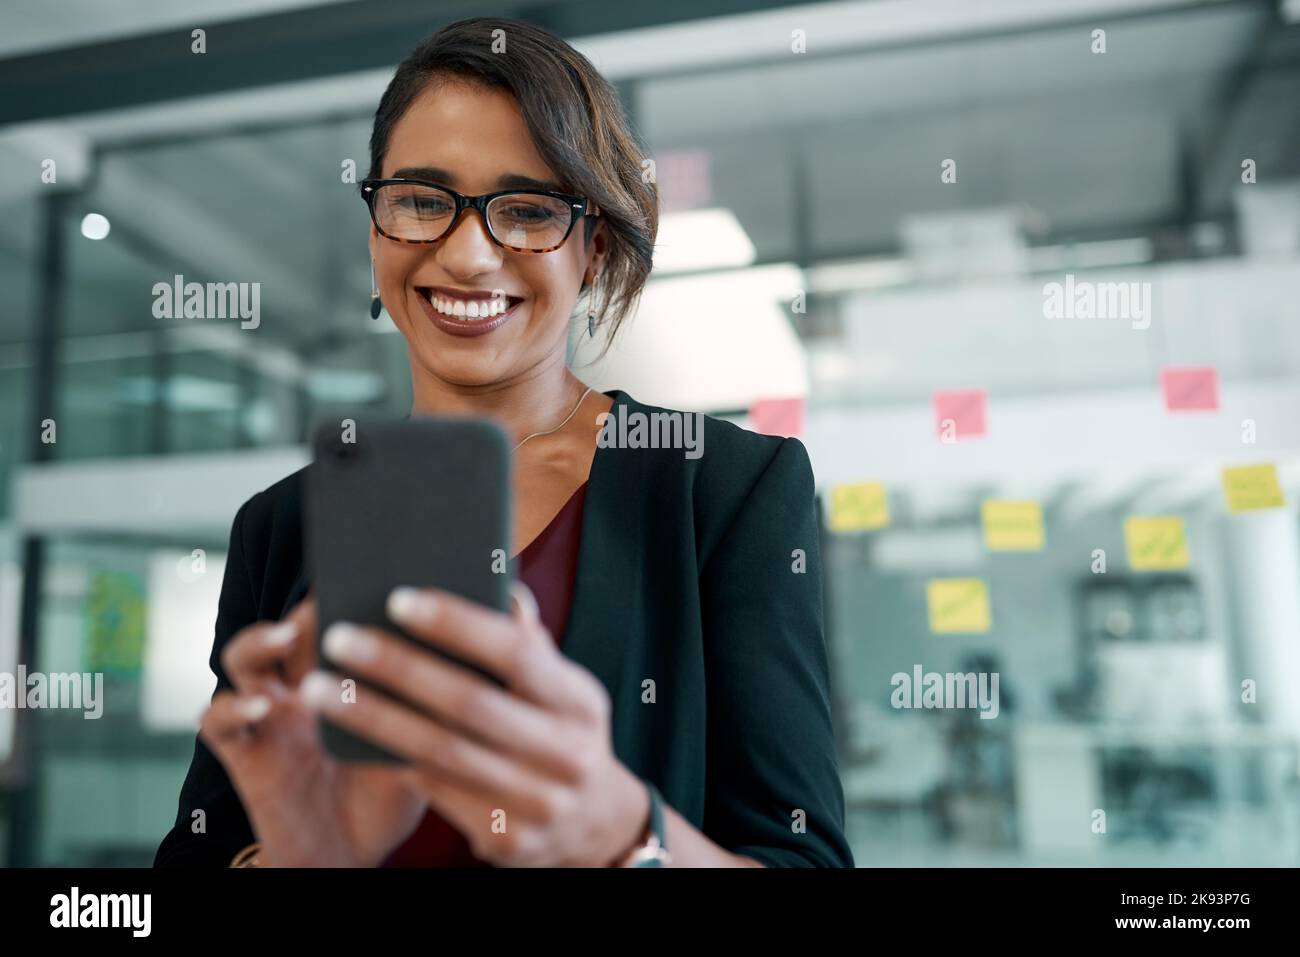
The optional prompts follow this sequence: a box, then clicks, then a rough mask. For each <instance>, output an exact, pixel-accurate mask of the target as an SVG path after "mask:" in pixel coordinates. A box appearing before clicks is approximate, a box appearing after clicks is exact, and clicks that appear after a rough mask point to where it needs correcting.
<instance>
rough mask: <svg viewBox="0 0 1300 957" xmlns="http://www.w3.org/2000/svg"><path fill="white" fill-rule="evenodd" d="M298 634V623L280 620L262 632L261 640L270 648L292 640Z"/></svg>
mask: <svg viewBox="0 0 1300 957" xmlns="http://www.w3.org/2000/svg"><path fill="white" fill-rule="evenodd" d="M297 635H298V623H297V622H294V621H282V622H279V623H277V624H275V625H272V626H271V627H270V628H268V629H266V631H264V632H262V642H263V643H264V644H266V645H269V646H270V647H272V648H279V647H281V646H282V645H287V644H289V642H291V641H293V639H294V638H296V637H297Z"/></svg>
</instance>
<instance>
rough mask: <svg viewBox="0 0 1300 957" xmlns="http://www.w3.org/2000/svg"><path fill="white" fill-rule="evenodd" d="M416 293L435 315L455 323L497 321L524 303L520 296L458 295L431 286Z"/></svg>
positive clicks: (421, 287)
mask: <svg viewBox="0 0 1300 957" xmlns="http://www.w3.org/2000/svg"><path fill="white" fill-rule="evenodd" d="M416 291H417V292H418V293H419V294H420V296H421V298H423V299H424V301H425V302H426V303H428V304H429V308H430V310H431V311H432V312H433V313H435V314H437V315H438V316H440V317H444V318H447V319H451V320H453V321H460V322H466V323H472V322H475V321H482V320H485V319H496V318H498V317H500V316H503V315H505V314H506V313H507V312H509V311H510V310H511V309H513V308H514V307H515V306H517V305H519V303H521V302H523V298H522V297H520V296H507V295H493V294H492V293H483V294H480V295H473V294H467V293H459V294H456V293H452V292H450V291H447V290H443V289H439V288H434V287H431V286H420V287H417V289H416Z"/></svg>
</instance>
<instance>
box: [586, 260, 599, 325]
mask: <svg viewBox="0 0 1300 957" xmlns="http://www.w3.org/2000/svg"><path fill="white" fill-rule="evenodd" d="M599 278H600V273H596V275H594V276H592V277H591V284H590V290H589V291H588V293H587V336H588V338H591V339H595V338H596V307H595V305H594V300H595V298H596V280H597V279H599Z"/></svg>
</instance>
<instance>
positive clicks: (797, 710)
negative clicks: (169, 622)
mask: <svg viewBox="0 0 1300 957" xmlns="http://www.w3.org/2000/svg"><path fill="white" fill-rule="evenodd" d="M607 394H608V395H610V396H611V397H613V399H614V407H613V408H612V409H611V412H612V413H613V414H615V415H618V414H620V408H619V407H620V406H624V407H626V408H625V410H624V411H626V412H627V413H634V412H641V413H645V414H649V413H652V412H664V411H666V410H663V409H659V408H657V407H653V406H646V405H642V404H641V403H639V402H637V401H636V400H635V399H633V398H631V397H630V396H628V395H626V394H625V393H623V392H618V391H615V392H610V393H607ZM704 422H705V425H704V430H703V434H704V443H703V452H702V455H700V456H699V457H698V458H694V459H690V458H687V457H686V455H685V452H684V450H683V449H680V448H678V449H647V448H617V447H608V448H598V449H597V451H596V455H595V458H594V459H593V461H592V466H591V474H590V479H589V485H588V488H587V495H586V503H585V507H584V513H583V520H582V536H581V542H580V545H579V559H578V572H577V580H576V582H575V585H574V589H575V592H574V596H573V603H572V608H571V611H570V618H569V622H568V626H567V629H566V631H565V634H564V637H563V641H562V643H561V648H562V650H563V652H564V653H565V654H566V655H568V656H569V658H571V659H572V660H574V661H576V662H578V663H579V664H581V665H583V666H584V667H586V668H587V669H589V670H590V671H591V672H593V673H594V674H595V675H596V676H597V677H598V678H600V680H601V681H602V682H603V683H604V685H605V687H606V688H607V689H608V690H609V694H610V698H611V700H612V712H611V716H612V717H611V719H612V724H613V730H612V733H613V746H614V751H615V753H616V755H617V756H618V758H619V760H621V761H622V762H623V763H624V764H625V765H626V766H627V767H628V768H629V769H630V770H631V771H633V772H634V773H635V774H637V775H640V776H641V777H642V778H644V779H646V780H649V781H652V782H654V784H655V785H656V786H657V787H658V788H659V790H660V791H661V793H662V794H663V795H664V799H665V800H666V801H667V802H668V803H669V804H670V805H671V806H672V807H673V808H675V809H676V810H677V811H678V812H679V813H680V814H682V816H683V817H685V818H686V819H687V820H688V821H690V822H691V823H692V824H693V825H694V826H695V827H697V828H699V829H700V830H701V831H703V832H704V833H705V834H706V835H707V836H708V837H709V838H711V839H712V840H713V841H715V842H716V843H718V844H719V845H721V846H722V847H724V848H727V849H728V850H730V851H732V852H734V853H737V854H744V855H747V856H749V857H753V858H755V859H756V860H759V861H761V862H762V863H764V864H767V865H769V866H852V865H853V858H852V855H851V853H850V851H849V847H848V844H847V842H846V840H845V837H844V794H843V790H842V789H841V785H840V779H839V774H838V769H837V766H836V755H835V741H834V735H833V732H832V727H831V707H830V688H829V678H828V674H827V653H826V645H825V639H824V636H823V625H822V579H821V561H820V555H819V550H818V526H817V519H816V515H815V507H814V486H813V473H812V467H811V464H810V463H809V460H808V453H807V451H806V450H805V449H804V447H803V445H802V444H801V443H800V442H799V441H798V440H797V439H783V438H778V437H773V436H766V435H758V434H756V433H753V432H748V431H745V430H743V429H740V428H737V427H736V426H735V425H732V424H731V423H729V422H724V421H722V420H720V419H713V418H708V417H705V419H704ZM308 467H310V466H308ZM302 478H303V471H302V470H300V471H298V472H295V473H294V474H293V475H290V476H288V477H287V478H285V479H282V480H281V481H279V482H277V483H276V484H275V485H272V486H271V487H270V488H268V489H266V490H265V491H262V492H259V493H258V494H256V495H254V496H253V497H252V498H250V499H249V500H248V501H247V502H245V503H244V505H243V506H242V507H241V508H240V509H239V512H238V513H237V514H236V515H235V520H234V524H233V527H232V529H231V533H230V552H229V556H228V558H227V560H226V570H225V577H224V579H223V581H222V586H221V598H220V602H219V605H218V610H217V622H216V642H215V644H214V646H213V649H212V656H211V658H210V661H209V663H210V665H211V667H212V670H213V672H214V673H215V674H216V677H217V688H218V689H222V688H228V687H229V686H230V683H229V680H228V679H227V677H226V675H225V674H224V673H223V671H222V668H221V650H222V647H223V646H224V645H225V643H226V642H227V641H228V640H229V639H230V637H231V636H232V635H233V634H234V633H235V632H237V631H238V630H239V629H240V628H242V627H243V626H245V625H247V624H249V623H251V622H253V621H257V620H259V619H279V618H281V617H283V616H284V614H285V613H286V612H287V611H288V610H289V609H290V608H292V607H293V605H294V604H295V603H296V602H297V601H298V600H299V599H300V598H301V597H302V595H303V594H304V593H305V592H306V590H307V587H308V583H307V582H306V580H305V579H304V578H303V575H302V557H303V556H302ZM800 552H801V553H802V556H803V557H804V558H803V561H804V562H806V565H801V562H800ZM801 567H802V568H803V569H804V570H800V568H801ZM647 678H650V679H653V680H654V682H655V692H656V695H655V697H656V700H655V702H654V703H644V704H643V703H642V693H643V692H642V682H643V681H644V680H645V679H647ZM198 808H202V809H204V811H205V812H206V827H207V830H206V833H203V834H194V833H192V829H191V821H192V817H193V812H194V810H195V809H198ZM800 812H802V814H801V813H800ZM253 840H254V837H253V834H252V831H251V829H250V827H249V822H248V818H247V816H246V815H245V813H244V810H243V807H242V806H241V805H240V802H239V798H238V797H237V795H236V794H235V791H234V789H233V788H232V787H231V784H230V781H229V779H228V778H227V776H226V773H225V770H224V769H223V768H222V766H221V764H220V763H219V762H218V761H217V759H216V758H215V757H214V756H213V755H212V753H211V752H210V751H209V750H208V749H207V747H206V746H205V745H204V744H203V742H202V741H201V740H196V743H195V747H194V760H193V762H192V763H191V765H190V769H189V773H188V774H187V775H186V778H185V783H184V785H183V786H182V788H181V795H180V807H179V810H178V812H177V815H176V823H175V825H174V827H173V828H172V830H171V831H170V832H169V833H168V834H167V836H166V838H164V840H163V842H162V845H161V846H160V847H159V848H158V852H157V856H156V858H155V861H154V864H155V866H175V865H181V866H189V865H197V866H216V867H225V866H227V865H228V864H229V862H230V860H231V858H232V857H233V856H234V855H235V854H236V853H237V852H238V851H239V850H240V849H241V848H243V847H245V846H246V845H248V844H250V843H252V841H253Z"/></svg>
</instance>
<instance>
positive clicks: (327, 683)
mask: <svg viewBox="0 0 1300 957" xmlns="http://www.w3.org/2000/svg"><path fill="white" fill-rule="evenodd" d="M298 694H299V695H300V696H301V697H302V700H303V702H304V703H305V704H307V705H308V706H309V707H312V708H326V707H329V706H330V705H332V704H333V703H334V702H336V701H341V700H342V696H341V695H340V694H339V683H338V679H336V678H331V677H330V676H329V675H327V674H325V672H323V671H313V672H312V673H311V674H309V675H307V677H305V678H303V679H302V684H300V685H299V686H298Z"/></svg>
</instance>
